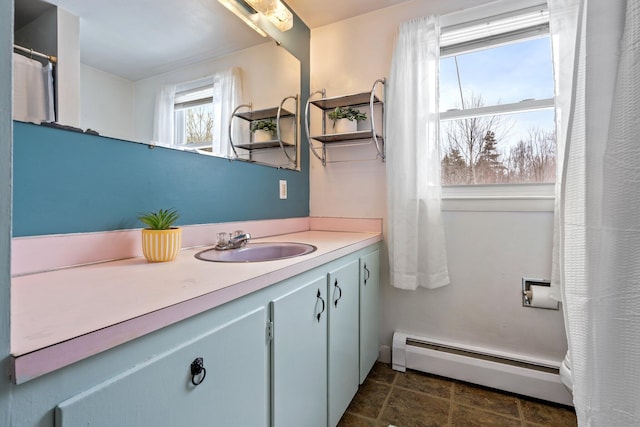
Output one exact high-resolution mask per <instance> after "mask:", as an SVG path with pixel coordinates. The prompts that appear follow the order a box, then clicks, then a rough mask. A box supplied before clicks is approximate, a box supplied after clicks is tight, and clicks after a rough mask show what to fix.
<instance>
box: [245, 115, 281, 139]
mask: <svg viewBox="0 0 640 427" xmlns="http://www.w3.org/2000/svg"><path fill="white" fill-rule="evenodd" d="M277 129H278V128H277V126H276V124H275V123H274V122H273V121H271V120H270V119H269V120H257V121H255V122H252V123H251V132H253V141H254V142H266V141H271V140H273V139H274V138H275V136H276V132H277Z"/></svg>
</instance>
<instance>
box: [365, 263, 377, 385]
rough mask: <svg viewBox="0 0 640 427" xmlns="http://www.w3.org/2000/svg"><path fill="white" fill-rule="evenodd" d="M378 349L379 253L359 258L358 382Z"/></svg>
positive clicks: (367, 372)
mask: <svg viewBox="0 0 640 427" xmlns="http://www.w3.org/2000/svg"><path fill="white" fill-rule="evenodd" d="M379 350H380V253H379V251H375V252H372V253H370V254H368V255H365V256H363V257H361V258H360V384H362V383H363V382H364V380H365V378H366V377H367V375H368V374H369V371H370V370H371V368H372V367H373V364H374V363H375V362H376V360H377V359H378V352H379Z"/></svg>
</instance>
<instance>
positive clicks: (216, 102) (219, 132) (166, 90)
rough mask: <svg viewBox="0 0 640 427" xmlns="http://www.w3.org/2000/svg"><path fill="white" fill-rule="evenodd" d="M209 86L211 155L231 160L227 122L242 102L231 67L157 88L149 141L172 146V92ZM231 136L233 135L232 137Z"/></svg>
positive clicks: (237, 71) (236, 73) (239, 76)
mask: <svg viewBox="0 0 640 427" xmlns="http://www.w3.org/2000/svg"><path fill="white" fill-rule="evenodd" d="M197 84H200V85H202V84H206V85H209V86H211V85H213V95H212V106H213V127H212V131H211V132H212V136H213V142H212V146H211V152H212V153H213V154H214V155H216V156H223V157H231V147H230V144H229V119H230V118H231V114H232V113H233V110H234V108H235V107H236V106H237V105H238V104H239V103H241V101H242V74H241V71H240V68H237V67H234V68H229V69H226V70H222V71H220V72H217V73H216V74H214V75H212V76H209V77H205V78H201V79H197V80H193V81H189V82H182V83H180V84H166V85H163V86H162V87H161V88H160V91H159V92H158V94H157V96H156V106H155V116H154V117H155V121H154V129H153V141H154V142H155V143H156V144H158V145H164V146H173V145H175V144H176V142H175V141H174V138H175V119H174V113H175V111H174V105H175V99H176V92H179V90H178V88H180V90H183V89H185V88H189V89H193V86H194V85H197ZM234 136H235V135H234Z"/></svg>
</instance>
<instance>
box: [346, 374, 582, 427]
mask: <svg viewBox="0 0 640 427" xmlns="http://www.w3.org/2000/svg"><path fill="white" fill-rule="evenodd" d="M389 425H393V426H397V427H422V426H429V427H431V426H434V427H435V426H438V427H440V426H442V427H485V426H486V427H511V426H514V427H516V426H517V427H541V426H549V427H565V426H566V427H575V426H577V425H578V423H577V421H576V416H575V413H574V411H573V408H571V407H566V406H562V405H555V404H552V403H547V402H542V401H538V400H535V399H528V398H525V397H523V396H518V395H514V394H510V393H504V392H500V391H496V390H492V389H488V388H484V387H480V386H475V385H472V384H468V383H464V382H460V381H455V380H450V379H448V378H443V377H438V376H435V375H428V374H423V373H420V372H414V371H407V372H406V373H402V372H396V371H394V370H392V369H391V367H390V366H389V365H386V364H383V363H376V365H375V366H374V367H373V369H372V370H371V372H370V373H369V376H368V377H367V379H366V381H365V382H364V384H363V385H362V386H360V390H358V394H356V396H355V397H354V398H353V401H352V402H351V405H350V406H349V408H348V409H347V412H346V413H345V414H344V416H343V417H342V420H340V423H339V424H338V427H361V426H362V427H382V426H384V427H387V426H389Z"/></svg>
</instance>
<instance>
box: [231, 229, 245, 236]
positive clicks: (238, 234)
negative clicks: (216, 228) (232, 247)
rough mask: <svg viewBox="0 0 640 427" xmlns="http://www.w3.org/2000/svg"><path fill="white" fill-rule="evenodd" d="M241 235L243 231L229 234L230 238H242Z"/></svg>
mask: <svg viewBox="0 0 640 427" xmlns="http://www.w3.org/2000/svg"><path fill="white" fill-rule="evenodd" d="M243 234H244V231H242V230H236V231H234V232H233V233H231V237H239V236H242V235H243Z"/></svg>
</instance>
